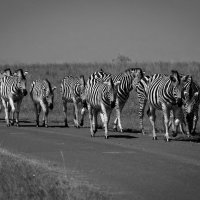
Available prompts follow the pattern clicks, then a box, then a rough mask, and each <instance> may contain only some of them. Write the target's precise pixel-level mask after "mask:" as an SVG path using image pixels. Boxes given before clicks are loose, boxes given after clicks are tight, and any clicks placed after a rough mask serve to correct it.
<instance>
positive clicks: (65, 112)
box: [63, 100, 69, 127]
mask: <svg viewBox="0 0 200 200" xmlns="http://www.w3.org/2000/svg"><path fill="white" fill-rule="evenodd" d="M63 113H64V124H65V127H69V126H68V123H67V101H64V100H63Z"/></svg>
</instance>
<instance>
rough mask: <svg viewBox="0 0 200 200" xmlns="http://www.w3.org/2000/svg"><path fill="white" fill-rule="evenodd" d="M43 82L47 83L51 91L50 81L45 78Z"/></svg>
mask: <svg viewBox="0 0 200 200" xmlns="http://www.w3.org/2000/svg"><path fill="white" fill-rule="evenodd" d="M45 82H46V83H47V85H48V87H49V90H50V92H53V91H52V87H51V83H50V82H49V80H48V79H47V78H46V79H45Z"/></svg>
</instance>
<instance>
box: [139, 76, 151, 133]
mask: <svg viewBox="0 0 200 200" xmlns="http://www.w3.org/2000/svg"><path fill="white" fill-rule="evenodd" d="M149 79H150V76H146V75H144V76H143V78H142V79H141V80H140V82H139V83H138V84H137V85H136V92H137V97H138V103H139V112H138V115H139V123H140V130H141V132H142V134H143V135H144V134H145V132H144V126H143V117H144V109H145V106H146V103H147V90H148V83H149Z"/></svg>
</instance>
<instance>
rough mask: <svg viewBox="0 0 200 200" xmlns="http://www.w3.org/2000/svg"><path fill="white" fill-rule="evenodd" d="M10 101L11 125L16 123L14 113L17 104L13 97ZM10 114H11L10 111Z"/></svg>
mask: <svg viewBox="0 0 200 200" xmlns="http://www.w3.org/2000/svg"><path fill="white" fill-rule="evenodd" d="M9 103H10V106H11V125H12V126H13V125H14V117H15V116H14V115H15V105H14V101H13V99H12V98H10V99H9ZM8 116H9V113H8Z"/></svg>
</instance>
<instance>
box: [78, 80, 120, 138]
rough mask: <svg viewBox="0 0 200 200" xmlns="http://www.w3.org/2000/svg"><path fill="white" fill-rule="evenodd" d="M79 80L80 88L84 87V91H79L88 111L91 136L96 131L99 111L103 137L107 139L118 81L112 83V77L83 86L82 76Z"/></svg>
mask: <svg viewBox="0 0 200 200" xmlns="http://www.w3.org/2000/svg"><path fill="white" fill-rule="evenodd" d="M80 82H81V84H82V87H81V88H83V89H84V92H83V91H81V98H82V99H83V101H86V103H87V108H88V112H89V121H90V133H91V137H94V134H95V133H96V131H97V114H98V113H100V116H101V120H102V122H103V125H104V128H105V138H106V139H107V138H108V123H109V120H110V114H111V112H112V110H113V108H114V107H115V101H116V97H117V87H118V85H119V84H120V82H119V81H117V82H115V83H114V82H113V80H112V78H109V79H108V80H107V81H102V80H100V81H96V82H94V83H93V84H92V85H90V84H87V85H84V86H83V84H84V83H85V80H84V76H81V77H80ZM83 89H82V90H83Z"/></svg>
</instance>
